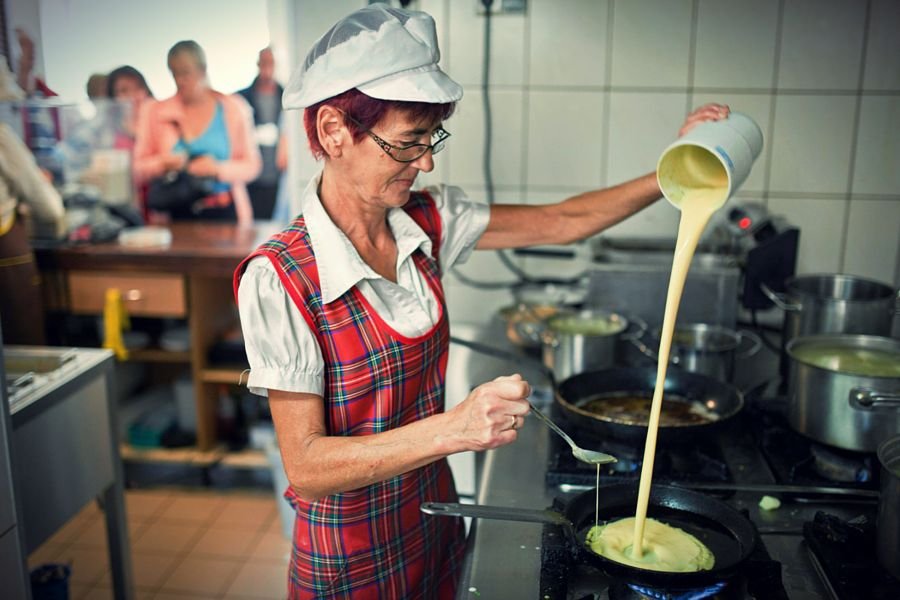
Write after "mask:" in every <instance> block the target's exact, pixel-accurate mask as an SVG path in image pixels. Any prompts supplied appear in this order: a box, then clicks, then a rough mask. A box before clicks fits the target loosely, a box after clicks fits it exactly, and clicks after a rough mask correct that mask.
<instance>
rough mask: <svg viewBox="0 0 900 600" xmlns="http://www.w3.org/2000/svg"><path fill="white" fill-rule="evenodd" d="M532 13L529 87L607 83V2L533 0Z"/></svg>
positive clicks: (599, 0) (599, 84)
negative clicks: (562, 2) (561, 2)
mask: <svg viewBox="0 0 900 600" xmlns="http://www.w3.org/2000/svg"><path fill="white" fill-rule="evenodd" d="M529 10H530V11H531V18H530V19H529V21H530V28H531V29H530V32H531V37H530V40H529V42H530V43H529V48H528V50H529V65H530V71H529V85H532V86H544V85H561V86H565V85H574V86H602V85H605V84H606V83H607V66H606V65H607V58H608V56H609V52H608V51H607V41H608V39H609V38H608V37H607V36H606V35H605V32H606V31H607V27H608V21H609V19H608V15H609V2H608V1H606V0H566V2H565V3H564V4H560V3H559V2H558V1H557V0H533V1H532V2H531V6H530V7H529Z"/></svg>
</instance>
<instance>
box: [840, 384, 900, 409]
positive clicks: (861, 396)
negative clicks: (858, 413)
mask: <svg viewBox="0 0 900 600" xmlns="http://www.w3.org/2000/svg"><path fill="white" fill-rule="evenodd" d="M849 400H850V406H851V407H852V408H855V409H861V410H876V409H892V408H893V409H898V408H900V393H896V392H879V391H878V390H872V389H868V388H858V387H855V388H853V389H851V390H850V398H849Z"/></svg>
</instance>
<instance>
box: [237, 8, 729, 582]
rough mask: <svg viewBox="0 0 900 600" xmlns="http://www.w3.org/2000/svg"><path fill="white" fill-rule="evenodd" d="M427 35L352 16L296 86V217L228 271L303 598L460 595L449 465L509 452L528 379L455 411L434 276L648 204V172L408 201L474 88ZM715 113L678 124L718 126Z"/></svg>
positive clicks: (429, 23)
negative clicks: (269, 422)
mask: <svg viewBox="0 0 900 600" xmlns="http://www.w3.org/2000/svg"><path fill="white" fill-rule="evenodd" d="M438 59H439V51H438V47H437V42H436V37H435V26H434V22H433V20H432V19H431V17H429V16H428V15H427V14H424V13H421V12H410V11H405V10H401V9H395V8H391V7H388V6H385V5H383V4H376V5H372V6H369V7H367V8H363V9H361V10H359V11H357V12H355V13H353V14H351V15H350V16H348V17H346V18H345V19H343V20H341V21H339V22H338V23H337V24H336V25H335V26H334V27H333V28H332V29H331V30H330V31H329V32H328V33H326V34H325V35H324V36H323V37H322V38H321V39H320V40H319V41H318V42H317V43H316V44H315V45H314V46H313V48H312V50H311V51H310V52H309V54H308V56H307V58H306V61H305V63H304V64H303V66H302V67H301V68H300V69H299V70H298V72H297V73H295V75H294V77H293V78H292V80H291V82H290V83H289V85H288V88H287V90H286V91H285V96H284V106H285V108H286V109H298V108H303V109H305V112H304V123H305V126H306V132H307V136H308V138H309V143H310V147H311V149H312V151H313V153H314V154H315V155H316V156H317V157H318V158H321V159H322V161H323V167H322V170H321V172H320V173H319V175H318V176H316V177H315V178H314V179H313V180H312V181H311V182H310V183H309V185H308V187H307V188H306V190H305V191H304V192H303V196H302V200H301V207H302V209H301V214H300V215H299V216H298V217H297V218H296V219H295V220H294V221H293V223H292V224H291V225H290V226H289V227H288V228H287V229H286V230H284V231H283V232H281V233H279V234H277V235H276V236H274V237H273V238H272V239H270V240H269V241H268V242H266V243H265V244H263V245H262V246H260V248H259V249H258V250H257V251H256V252H254V253H253V254H252V255H251V256H249V257H248V258H247V259H246V260H245V261H244V263H242V265H241V266H240V267H239V268H238V270H237V272H236V274H235V287H236V293H237V297H238V302H239V307H240V314H241V323H242V327H243V331H244V337H245V343H246V348H247V354H248V357H249V360H250V366H251V373H250V379H249V385H250V388H251V390H253V391H256V392H258V393H262V394H267V395H268V397H269V404H270V407H271V412H272V417H273V420H274V422H275V428H276V433H277V436H278V441H279V445H280V448H281V453H282V457H283V459H284V465H285V470H286V473H287V476H288V480H289V482H290V487H289V489H288V490H287V492H286V496H287V498H288V499H289V501H290V502H291V504H292V505H293V507H294V509H295V511H296V514H297V518H296V522H295V528H294V547H293V552H292V557H291V563H290V574H289V590H290V597H291V598H313V597H315V598H451V597H453V595H454V591H455V588H456V583H457V578H458V570H459V566H460V559H461V556H462V552H463V528H462V524H461V522H460V521H458V520H453V519H445V518H442V519H434V518H429V517H427V516H423V515H422V514H420V512H419V505H420V504H421V503H422V502H426V501H455V500H456V492H455V489H454V485H453V479H452V476H451V474H450V470H449V468H448V465H447V461H446V457H447V456H448V455H450V454H453V453H456V452H463V451H468V450H484V449H488V448H496V447H498V446H502V445H504V444H509V443H511V442H513V441H515V439H516V435H517V432H516V430H517V429H518V428H519V427H520V426H521V425H522V423H523V418H524V416H525V415H526V413H527V412H528V404H527V402H526V400H525V398H526V397H527V396H528V395H529V393H530V388H529V385H528V383H527V382H525V381H524V380H522V378H521V377H520V376H518V375H511V376H508V377H499V378H497V379H496V380H494V381H491V382H488V383H485V384H483V385H481V386H479V387H477V388H476V389H475V390H474V391H472V392H471V393H470V394H469V395H468V397H467V398H466V399H465V400H464V401H463V402H461V403H460V404H458V405H457V406H455V407H454V408H453V409H451V410H449V411H447V412H444V411H443V406H444V397H443V392H444V374H445V367H446V361H447V348H448V318H447V314H446V303H445V299H444V294H443V289H442V287H441V282H440V277H441V274H442V273H444V272H446V271H447V270H448V269H450V268H451V267H452V266H453V265H454V264H456V263H460V262H462V261H464V260H465V259H466V258H467V257H468V255H469V254H470V253H471V251H472V250H473V249H474V248H480V249H498V248H516V247H523V246H529V245H538V244H560V243H567V242H572V241H574V240H578V239H582V238H585V237H587V236H589V235H592V234H595V233H597V232H599V231H601V230H602V229H604V228H606V227H609V226H610V225H613V224H615V223H617V222H619V221H621V220H622V219H624V218H625V217H627V216H628V215H630V214H632V213H634V212H636V211H638V210H640V209H642V208H644V207H646V206H648V205H650V204H651V203H653V202H654V201H655V200H656V199H657V198H658V197H659V196H660V191H659V188H658V187H657V184H656V179H655V175H654V174H650V175H647V176H644V177H641V178H639V179H635V180H633V181H630V182H627V183H625V184H622V185H619V186H616V187H614V188H610V189H606V190H599V191H593V192H587V193H584V194H581V195H579V196H576V197H573V198H570V199H568V200H565V201H563V202H560V203H558V204H553V205H544V206H527V205H493V206H488V205H485V204H480V203H477V202H473V201H471V200H469V199H468V198H467V197H466V196H465V194H464V193H463V192H462V191H461V190H460V189H458V188H455V187H447V186H444V187H440V188H433V189H428V190H427V191H424V192H412V191H411V188H412V186H413V184H414V182H415V179H416V176H417V174H418V173H419V172H420V171H424V172H429V171H431V170H432V169H433V167H434V161H433V155H434V154H435V153H437V152H439V151H440V150H441V149H442V148H443V147H444V145H445V144H446V142H447V139H448V138H449V137H450V134H449V133H448V132H447V131H446V130H445V129H444V126H443V125H444V121H445V120H446V119H447V118H449V117H450V115H451V113H452V112H453V110H454V107H455V103H456V102H457V101H458V100H459V99H460V98H461V97H462V88H461V87H460V86H459V85H458V84H457V83H456V82H454V81H453V80H452V79H450V78H449V77H448V76H447V75H446V74H445V73H444V72H443V71H441V70H440V68H439V67H438ZM726 114H727V108H724V107H720V106H717V105H707V106H705V107H703V108H701V109H699V110H697V111H695V112H694V113H692V114H691V115H690V116H689V117H688V119H687V121H686V122H685V126H684V128H683V131H684V130H686V129H688V128H690V127H691V126H692V125H694V124H696V123H699V122H701V121H704V120H710V119H719V118H722V117H724V116H725V115H726Z"/></svg>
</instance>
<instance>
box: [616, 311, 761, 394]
mask: <svg viewBox="0 0 900 600" xmlns="http://www.w3.org/2000/svg"><path fill="white" fill-rule="evenodd" d="M632 343H633V344H634V345H635V346H636V347H637V349H638V350H640V352H641V354H643V355H644V356H646V357H647V358H650V359H652V360H654V361H656V360H658V352H657V350H656V349H654V348H658V347H659V330H656V331H654V332H653V336H652V337H651V343H653V344H655V346H654V347H651V346H648V345H647V344H645V343H644V342H642V341H641V340H632ZM745 345H746V347H745V348H741V346H745ZM761 346H762V342H761V340H760V339H759V337H758V336H757V335H756V334H754V333H752V332H750V331H745V330H739V331H733V330H731V329H727V328H725V327H721V326H718V325H709V324H707V323H689V324H686V325H678V326H677V327H676V328H675V334H674V335H673V337H672V350H671V352H670V353H669V363H671V364H673V365H677V366H679V367H681V368H682V369H684V370H686V371H690V372H691V373H699V374H701V375H707V376H709V377H713V378H715V379H718V380H719V381H726V382H730V381H731V380H732V379H733V378H734V361H735V359H736V358H749V357H751V356H753V355H754V354H756V353H757V352H759V349H760V347H761Z"/></svg>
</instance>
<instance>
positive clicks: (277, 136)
mask: <svg viewBox="0 0 900 600" xmlns="http://www.w3.org/2000/svg"><path fill="white" fill-rule="evenodd" d="M256 66H257V67H258V68H259V75H257V76H256V78H255V79H254V80H253V83H251V84H250V86H249V87H246V88H244V89H242V90H240V91H239V92H238V94H240V95H241V96H243V98H244V99H245V100H246V101H247V102H248V103H249V104H250V106H251V107H252V108H253V123H254V125H255V127H256V129H255V136H256V143H257V144H258V145H259V152H260V155H261V156H262V161H263V166H262V171H261V172H260V174H259V177H257V178H256V179H255V180H254V181H252V182H251V183H250V184H249V185H248V186H247V191H248V192H249V193H250V202H251V203H252V204H253V216H254V217H255V218H257V219H271V218H272V211H273V210H274V208H275V200H276V198H277V197H278V187H279V181H280V179H281V173H282V172H283V171H284V166H283V165H284V162H285V160H286V158H280V157H279V156H277V154H278V152H279V151H278V147H279V145H281V144H280V140H281V137H282V135H281V96H282V94H283V93H284V88H283V87H281V85H280V84H279V83H278V82H277V81H275V54H274V53H273V52H272V49H271V48H263V49H262V50H260V51H259V59H258V60H257V61H256Z"/></svg>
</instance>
